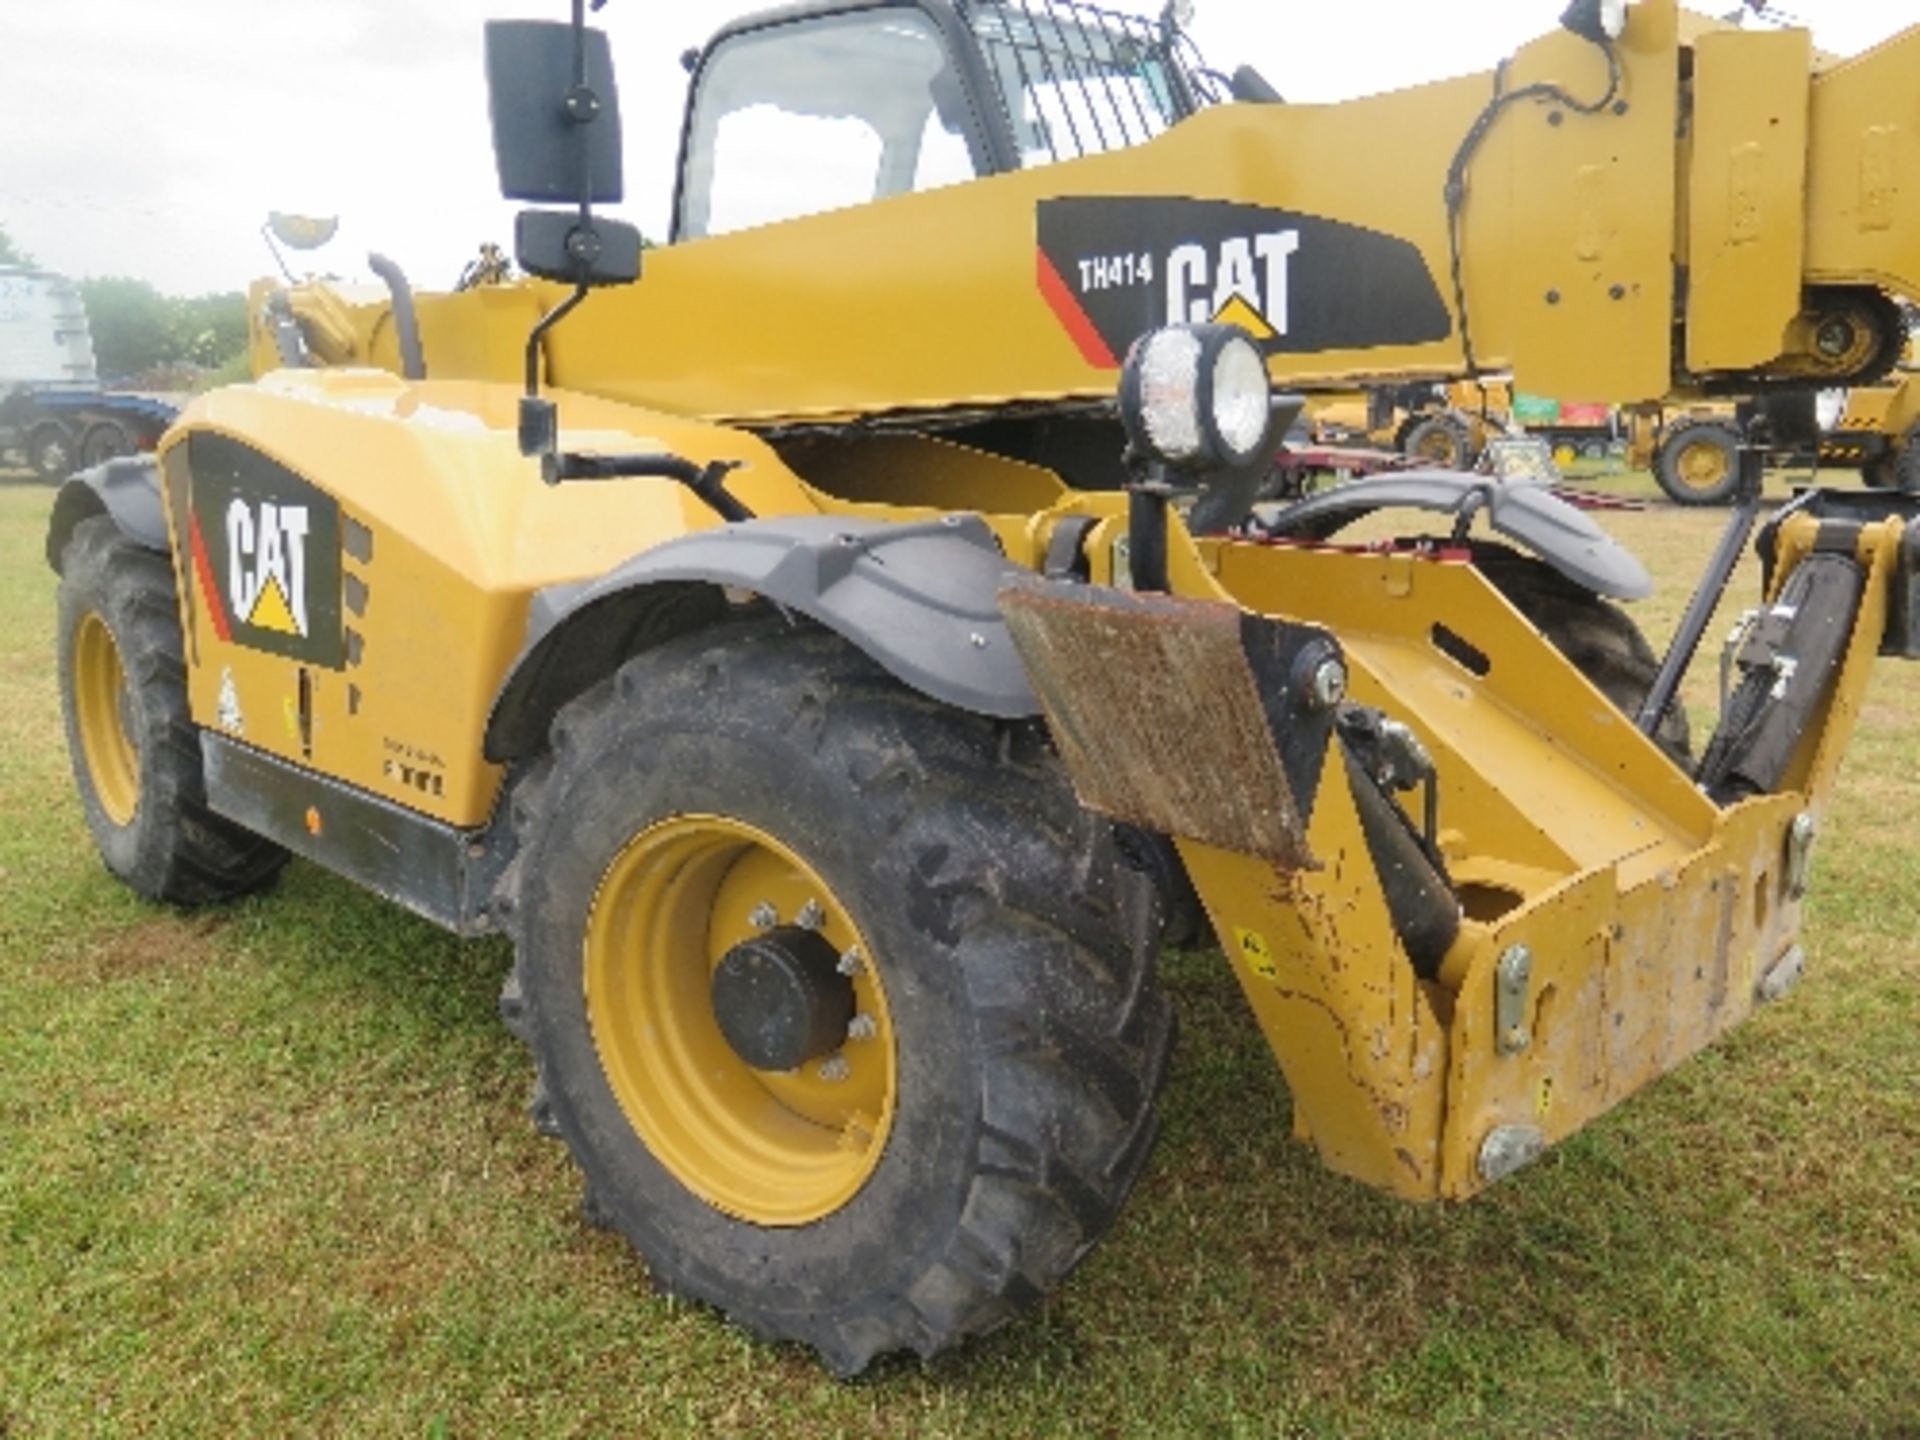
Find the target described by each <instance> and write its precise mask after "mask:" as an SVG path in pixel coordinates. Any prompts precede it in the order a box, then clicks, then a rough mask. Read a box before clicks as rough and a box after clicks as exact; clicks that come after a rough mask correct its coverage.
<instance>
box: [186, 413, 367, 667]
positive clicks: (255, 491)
mask: <svg viewBox="0 0 1920 1440" xmlns="http://www.w3.org/2000/svg"><path fill="white" fill-rule="evenodd" d="M187 447H188V454H187V466H188V470H189V472H190V479H189V493H190V501H189V507H188V535H187V540H188V548H189V550H190V551H191V556H192V563H193V573H194V581H195V584H196V587H197V588H198V590H199V593H200V598H201V600H202V602H203V603H204V604H205V606H206V609H207V615H208V618H209V620H210V621H211V623H212V625H213V630H214V634H216V635H217V636H218V637H219V638H220V639H221V640H222V641H223V642H228V643H232V644H237V645H243V646H246V647H247V648H248V649H252V650H265V651H268V652H269V653H271V654H275V655H285V656H288V657H290V658H292V659H296V660H305V661H309V662H310V663H312V664H315V665H320V666H324V667H326V668H328V669H335V670H337V669H339V668H340V667H341V665H342V664H344V662H345V644H344V640H343V632H342V627H341V617H340V586H341V578H340V507H339V506H338V505H337V504H336V503H335V502H334V500H333V499H332V498H331V497H330V496H328V495H327V494H325V493H324V492H323V491H321V490H319V489H317V488H316V487H315V486H313V485H310V484H308V483H307V482H306V481H305V480H303V479H301V478H300V477H299V476H298V475H296V474H294V473H293V472H292V471H291V470H289V469H287V468H286V467H285V466H284V465H281V464H279V463H278V462H276V461H274V460H270V459H268V458H267V457H266V456H265V455H262V454H261V453H260V452H259V451H257V450H254V449H252V448H251V447H249V446H246V445H242V444H240V443H239V442H238V441H235V440H230V439H228V438H226V437H225V436H221V435H210V434H196V435H194V436H192V437H191V438H190V439H189V440H188V442H187Z"/></svg>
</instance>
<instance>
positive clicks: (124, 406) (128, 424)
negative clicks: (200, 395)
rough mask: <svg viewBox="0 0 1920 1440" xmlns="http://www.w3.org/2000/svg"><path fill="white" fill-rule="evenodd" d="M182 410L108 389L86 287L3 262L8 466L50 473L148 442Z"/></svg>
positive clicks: (1, 392)
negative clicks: (96, 357)
mask: <svg viewBox="0 0 1920 1440" xmlns="http://www.w3.org/2000/svg"><path fill="white" fill-rule="evenodd" d="M174 413H175V412H174V408H173V407H172V406H171V405H167V404H165V403H163V402H161V401H158V400H152V399H149V398H147V397H145V396H140V395H123V394H116V393H114V392H112V391H108V390H103V389H101V388H100V377H99V373H98V371H97V369H96V367H95V364H94V354H93V338H92V334H91V332H90V331H89V330H88V327H87V309H86V305H85V303H84V302H83V301H82V300H81V297H80V289H79V287H78V286H76V285H75V284H74V283H73V282H72V281H71V280H68V279H65V278H64V277H62V276H59V275H54V274H51V273H49V272H48V271H45V270H37V269H33V268H31V267H29V266H24V265H0V467H6V466H9V465H22V466H25V467H26V468H28V469H31V470H32V471H33V472H34V473H35V474H36V475H38V476H39V477H40V478H41V479H43V480H48V481H59V480H63V479H65V478H66V476H67V475H68V474H70V473H71V472H72V471H74V470H78V469H83V468H86V467H89V466H93V465H98V464H100V463H101V462H102V461H104V460H110V459H112V458H113V457H114V456H116V455H130V454H133V453H134V452H135V451H138V450H150V449H152V448H153V445H154V442H155V441H156V440H158V439H159V437H160V435H161V432H163V431H164V430H165V429H166V428H167V426H168V425H169V424H171V423H172V421H173V416H174Z"/></svg>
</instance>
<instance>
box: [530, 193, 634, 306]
mask: <svg viewBox="0 0 1920 1440" xmlns="http://www.w3.org/2000/svg"><path fill="white" fill-rule="evenodd" d="M513 253H514V257H515V258H516V259H517V260H519V262H520V268H521V269H522V270H524V271H526V272H527V273H528V274H529V275H538V276H539V277H540V278H541V279H542V280H559V281H563V282H564V283H566V284H568V285H578V286H582V287H585V288H592V287H595V286H600V285H628V284H631V283H632V282H633V281H635V280H638V279H639V278H640V231H639V230H638V229H637V228H636V227H634V226H632V225H629V224H627V223H626V222H625V221H624V220H608V219H605V218H604V217H602V216H599V215H595V216H592V217H591V218H589V219H585V220H583V219H581V218H580V215H579V214H578V213H577V212H575V211H570V210H522V211H521V212H520V213H519V214H518V215H517V216H515V217H514V221H513Z"/></svg>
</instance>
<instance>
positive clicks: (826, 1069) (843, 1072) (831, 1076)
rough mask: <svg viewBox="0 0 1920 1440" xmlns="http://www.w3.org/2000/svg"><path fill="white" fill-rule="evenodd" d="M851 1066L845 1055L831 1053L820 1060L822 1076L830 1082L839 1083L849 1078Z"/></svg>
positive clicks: (832, 1083)
mask: <svg viewBox="0 0 1920 1440" xmlns="http://www.w3.org/2000/svg"><path fill="white" fill-rule="evenodd" d="M849 1070H850V1067H849V1066H848V1065H847V1061H846V1057H845V1056H844V1055H829V1056H828V1057H827V1058H826V1059H824V1060H822V1061H821V1062H820V1078H821V1079H822V1080H825V1081H826V1082H827V1083H828V1084H831V1085H837V1084H839V1083H840V1082H841V1081H842V1080H844V1079H846V1078H847V1075H848V1073H849Z"/></svg>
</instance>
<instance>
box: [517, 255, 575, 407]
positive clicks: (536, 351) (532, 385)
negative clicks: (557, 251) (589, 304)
mask: <svg viewBox="0 0 1920 1440" xmlns="http://www.w3.org/2000/svg"><path fill="white" fill-rule="evenodd" d="M586 298H587V287H586V285H585V284H584V283H581V284H576V285H575V286H574V287H573V293H572V294H571V295H569V296H567V298H566V299H564V300H562V301H561V302H560V303H559V304H558V305H556V306H554V307H553V309H551V310H549V311H548V312H547V313H546V314H545V315H542V316H541V317H540V321H539V323H538V324H536V325H535V326H534V327H533V330H532V332H531V333H530V334H529V335H528V336H527V398H528V399H530V400H531V399H534V398H536V397H537V396H538V395H539V394H540V348H541V342H542V341H543V340H545V339H546V338H547V332H548V331H549V330H551V329H553V327H554V326H556V325H558V324H559V323H560V322H561V321H562V320H564V319H566V318H567V316H569V315H571V314H572V313H573V311H574V307H575V306H577V305H579V303H580V302H581V301H582V300H584V299H586Z"/></svg>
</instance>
